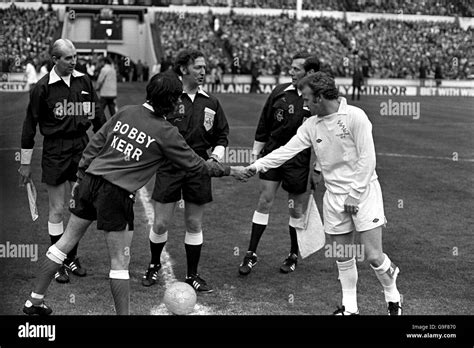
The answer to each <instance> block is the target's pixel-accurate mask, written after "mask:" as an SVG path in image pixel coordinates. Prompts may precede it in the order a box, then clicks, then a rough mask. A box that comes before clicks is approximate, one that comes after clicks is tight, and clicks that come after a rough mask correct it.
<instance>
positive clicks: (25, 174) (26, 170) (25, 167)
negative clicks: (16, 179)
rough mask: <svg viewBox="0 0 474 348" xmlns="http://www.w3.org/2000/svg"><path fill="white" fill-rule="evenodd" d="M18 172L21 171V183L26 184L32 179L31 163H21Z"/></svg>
mask: <svg viewBox="0 0 474 348" xmlns="http://www.w3.org/2000/svg"><path fill="white" fill-rule="evenodd" d="M18 173H20V183H21V184H22V185H26V184H27V183H28V181H30V177H31V165H30V164H22V165H20V168H18Z"/></svg>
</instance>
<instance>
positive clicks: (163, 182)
mask: <svg viewBox="0 0 474 348" xmlns="http://www.w3.org/2000/svg"><path fill="white" fill-rule="evenodd" d="M167 120H168V121H169V122H170V123H171V124H173V125H174V126H176V127H177V128H178V130H179V132H180V133H181V134H182V136H183V137H184V139H185V140H186V142H187V143H188V145H189V146H190V147H191V148H192V149H193V150H194V151H195V152H196V153H197V154H198V155H199V156H201V157H202V158H203V159H205V160H207V159H209V155H208V151H209V150H210V149H214V148H215V147H216V146H222V147H224V148H225V147H227V145H228V138H227V137H228V135H229V125H228V123H227V119H226V116H225V114H224V111H223V109H222V107H221V105H220V103H219V101H218V100H217V98H216V97H214V96H212V95H210V94H208V93H206V92H205V91H203V90H202V89H201V88H199V89H198V91H197V93H196V95H195V97H194V101H193V100H192V99H191V97H190V96H189V95H188V94H187V93H185V92H184V93H183V94H182V95H181V102H180V103H179V104H178V108H177V112H176V113H175V114H174V115H173V116H169V117H168V118H167ZM181 197H182V198H183V199H184V200H185V201H188V202H191V203H195V204H198V205H202V204H205V203H209V202H211V201H212V185H211V177H210V176H209V175H207V174H206V173H205V172H201V173H198V174H196V173H187V172H186V171H185V170H183V169H181V168H178V167H176V166H175V165H172V164H171V163H170V165H169V166H167V167H163V168H160V169H159V170H158V171H157V173H156V181H155V188H154V190H153V195H152V198H153V199H154V200H155V201H157V202H160V203H172V202H177V201H179V200H180V199H181Z"/></svg>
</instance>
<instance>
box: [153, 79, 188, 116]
mask: <svg viewBox="0 0 474 348" xmlns="http://www.w3.org/2000/svg"><path fill="white" fill-rule="evenodd" d="M182 93H183V84H182V83H181V81H180V80H179V79H178V77H177V76H176V75H175V74H174V73H159V74H156V75H155V76H153V77H152V78H151V80H150V82H149V83H148V85H147V86H146V99H147V101H148V102H149V103H150V104H151V106H153V109H155V114H157V115H163V116H164V115H167V114H169V113H171V112H173V111H174V109H175V107H176V104H177V102H178V99H179V97H180V96H181V94H182Z"/></svg>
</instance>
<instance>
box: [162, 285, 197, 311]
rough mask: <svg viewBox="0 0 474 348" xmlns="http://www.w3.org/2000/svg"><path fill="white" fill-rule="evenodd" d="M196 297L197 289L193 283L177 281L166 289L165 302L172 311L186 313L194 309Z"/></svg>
mask: <svg viewBox="0 0 474 348" xmlns="http://www.w3.org/2000/svg"><path fill="white" fill-rule="evenodd" d="M196 298H197V296H196V291H194V289H193V287H192V286H191V285H189V284H187V283H183V282H175V283H173V284H171V285H170V286H169V287H168V288H167V289H166V291H165V295H164V296H163V302H164V303H165V306H166V308H167V309H168V310H169V311H170V312H171V313H173V314H178V315H185V314H190V313H192V312H193V311H194V306H195V305H196Z"/></svg>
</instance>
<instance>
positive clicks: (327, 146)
mask: <svg viewBox="0 0 474 348" xmlns="http://www.w3.org/2000/svg"><path fill="white" fill-rule="evenodd" d="M299 88H300V89H301V91H302V93H303V99H304V103H305V106H307V107H308V108H309V109H310V111H311V114H312V115H317V116H315V117H312V118H311V119H309V120H308V121H307V122H306V123H304V124H303V125H302V126H301V127H300V128H299V129H298V132H297V134H296V135H295V136H294V137H293V138H292V139H291V140H290V141H289V142H288V143H287V144H286V145H284V146H282V147H280V148H279V149H277V150H275V151H273V152H272V153H270V154H268V155H266V156H265V157H263V158H260V159H258V160H257V161H256V162H255V163H253V164H252V165H251V166H249V167H247V168H248V173H249V175H251V174H253V173H256V172H266V171H267V170H269V169H271V168H276V167H278V166H280V165H281V164H282V163H285V162H286V161H287V160H289V159H291V158H293V157H294V156H295V155H297V154H298V153H300V151H303V150H305V149H308V148H310V147H313V149H314V152H315V154H316V161H317V166H318V168H320V170H321V174H322V176H323V177H324V182H325V186H326V193H325V194H324V199H323V216H324V230H325V232H326V234H327V235H328V236H329V237H330V243H331V244H333V245H336V248H338V249H339V246H341V249H342V250H349V249H350V248H352V249H353V247H354V245H353V243H354V237H355V233H354V231H356V232H357V233H358V234H359V236H360V241H361V243H362V247H363V250H364V253H365V255H364V256H365V259H366V260H367V261H368V262H369V264H370V266H371V268H372V269H373V270H374V272H375V275H376V276H377V279H378V280H379V282H380V283H381V285H382V287H383V291H384V295H385V301H386V303H387V307H388V314H389V315H401V314H402V307H401V296H400V293H399V291H398V289H397V284H396V280H397V276H398V273H399V268H398V267H397V266H396V265H395V264H394V263H393V262H392V261H391V260H390V258H389V257H388V256H387V255H386V254H385V253H384V252H383V248H382V226H384V225H385V223H386V220H385V214H384V207H383V199H382V190H381V188H380V184H379V181H378V176H377V173H376V171H375V161H376V158H375V146H374V140H373V138H372V124H371V123H370V121H369V118H368V117H367V115H366V113H365V112H364V111H363V110H362V109H360V108H357V107H355V106H352V105H348V104H347V101H346V99H345V98H343V97H339V91H338V89H337V87H336V84H335V82H334V78H332V77H331V76H329V75H328V74H326V73H322V72H318V73H316V74H314V75H312V76H308V77H306V78H304V79H303V80H302V81H300V83H299ZM336 264H337V268H338V271H339V277H338V278H339V281H340V282H341V287H342V306H340V307H339V308H338V309H337V310H336V311H335V312H334V314H335V315H353V314H359V309H358V305H357V280H358V273H357V267H356V260H355V257H354V255H352V253H350V254H346V255H339V253H337V260H336Z"/></svg>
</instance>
